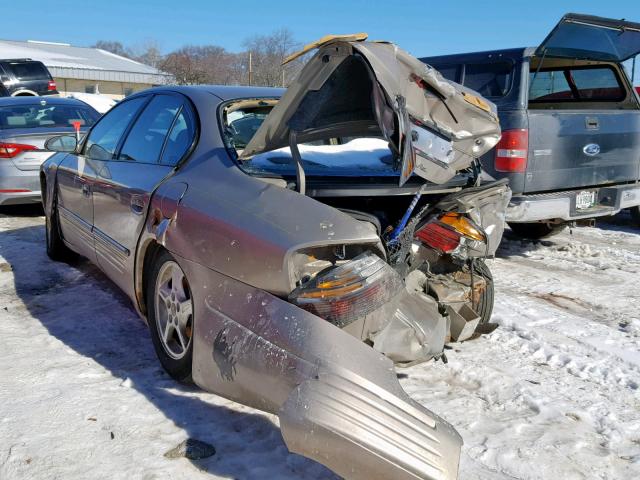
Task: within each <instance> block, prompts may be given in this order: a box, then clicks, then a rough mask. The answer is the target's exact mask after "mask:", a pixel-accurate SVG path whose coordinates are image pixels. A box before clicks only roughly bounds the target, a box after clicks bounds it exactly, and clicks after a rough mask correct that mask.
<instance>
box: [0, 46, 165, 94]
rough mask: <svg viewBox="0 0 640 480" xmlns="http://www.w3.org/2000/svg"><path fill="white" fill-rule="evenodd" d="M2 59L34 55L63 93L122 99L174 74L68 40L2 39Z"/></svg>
mask: <svg viewBox="0 0 640 480" xmlns="http://www.w3.org/2000/svg"><path fill="white" fill-rule="evenodd" d="M0 58H6V59H9V58H31V59H33V60H39V61H41V62H42V63H44V64H45V65H46V66H47V68H48V69H49V71H50V72H51V75H52V76H53V78H54V80H55V81H56V83H57V86H58V91H59V92H60V95H62V96H66V95H67V94H68V93H101V94H103V95H107V96H109V97H111V98H114V99H116V100H119V99H121V98H124V97H126V96H127V95H130V94H132V93H133V92H137V91H139V90H144V89H145V88H149V87H152V86H155V85H164V84H167V83H171V82H172V80H173V77H172V76H171V75H169V74H166V73H163V72H161V71H159V70H158V69H156V68H153V67H150V66H148V65H144V64H142V63H139V62H136V61H135V60H131V59H129V58H125V57H121V56H120V55H115V54H113V53H110V52H107V51H105V50H101V49H99V48H87V47H73V46H71V45H69V44H66V43H51V42H37V41H33V40H29V41H26V42H18V41H12V40H0Z"/></svg>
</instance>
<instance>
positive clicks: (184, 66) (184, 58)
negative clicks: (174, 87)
mask: <svg viewBox="0 0 640 480" xmlns="http://www.w3.org/2000/svg"><path fill="white" fill-rule="evenodd" d="M158 66H159V68H160V69H161V70H164V71H165V72H167V73H171V74H173V75H174V76H175V78H176V81H177V83H180V84H186V85H193V84H198V83H214V84H233V83H239V82H240V81H241V74H242V73H241V72H242V66H241V65H239V64H238V58H237V55H236V54H233V53H229V52H227V51H226V50H225V49H224V48H222V47H219V46H217V45H204V46H193V45H188V46H186V47H182V48H181V49H179V50H176V51H175V52H172V53H170V54H168V55H167V56H166V57H165V58H164V59H163V60H162V62H160V63H159V65H158Z"/></svg>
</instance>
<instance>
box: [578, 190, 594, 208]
mask: <svg viewBox="0 0 640 480" xmlns="http://www.w3.org/2000/svg"><path fill="white" fill-rule="evenodd" d="M595 204H596V192H592V191H589V190H584V191H582V192H580V193H578V195H576V209H577V210H584V209H585V208H591V207H593V206H594V205H595Z"/></svg>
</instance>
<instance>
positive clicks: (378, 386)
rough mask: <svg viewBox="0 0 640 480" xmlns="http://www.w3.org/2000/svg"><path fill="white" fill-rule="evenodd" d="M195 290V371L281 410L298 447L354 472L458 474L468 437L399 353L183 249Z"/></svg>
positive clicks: (226, 392) (197, 377)
mask: <svg viewBox="0 0 640 480" xmlns="http://www.w3.org/2000/svg"><path fill="white" fill-rule="evenodd" d="M179 261H180V264H181V266H182V267H183V269H184V270H185V273H186V274H187V275H188V276H189V278H190V279H191V285H192V293H193V297H194V308H195V310H194V317H195V318H197V319H198V320H197V321H196V322H195V329H194V352H193V379H194V381H195V382H196V384H198V385H199V386H200V387H202V388H204V389H207V390H209V391H213V392H216V393H218V394H220V395H223V396H225V397H227V398H230V399H233V400H236V401H238V402H240V403H242V404H245V405H249V406H253V407H256V408H259V409H261V410H264V411H267V412H271V413H274V414H277V415H278V416H279V417H280V421H281V429H282V434H283V437H284V439H285V442H286V444H287V446H288V447H289V449H290V450H291V451H293V452H296V453H298V454H300V455H304V456H306V457H309V458H312V459H314V460H317V461H318V462H321V463H323V464H324V465H326V466H328V467H329V468H331V469H333V470H334V471H336V472H337V473H338V474H340V475H342V476H344V477H345V478H349V479H425V480H428V479H443V480H445V479H455V478H456V477H457V471H458V462H459V457H460V449H461V446H462V439H461V437H460V435H459V434H458V433H457V432H456V431H455V429H454V428H453V427H452V426H451V425H449V424H448V423H447V422H445V421H444V420H443V419H441V418H439V417H438V416H437V415H436V414H434V413H432V412H430V411H429V410H427V409H425V408H424V407H422V406H421V405H419V404H418V403H417V402H414V401H413V400H411V398H410V397H409V396H408V395H407V394H406V393H405V391H404V390H403V389H402V387H401V386H400V383H399V382H398V379H397V376H396V373H395V370H394V367H393V362H392V361H391V360H390V359H389V358H386V357H385V356H384V355H382V354H380V353H378V352H377V351H376V350H374V349H373V348H371V347H369V346H367V345H366V344H364V343H363V342H362V341H360V340H359V338H356V337H354V336H352V335H350V334H348V333H347V332H345V331H344V330H341V329H339V328H337V327H335V326H334V325H331V324H330V323H328V322H327V321H325V320H323V319H321V318H319V317H317V316H315V315H313V314H311V313H309V312H307V311H305V310H302V309H300V308H298V307H296V306H294V305H292V304H290V303H288V302H286V301H284V300H282V299H280V298H278V297H275V296H273V295H270V294H268V293H266V292H264V291H262V290H260V289H256V288H254V287H251V286H249V285H247V284H245V283H242V282H238V281H236V280H233V279H231V278H229V277H226V276H224V275H221V274H219V273H217V272H214V271H212V270H210V269H208V268H206V267H203V266H202V265H200V264H196V263H194V262H190V261H187V260H185V259H179Z"/></svg>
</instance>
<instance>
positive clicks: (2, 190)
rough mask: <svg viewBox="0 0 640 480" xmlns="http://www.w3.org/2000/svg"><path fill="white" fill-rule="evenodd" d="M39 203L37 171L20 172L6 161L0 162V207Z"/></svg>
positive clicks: (38, 177) (38, 175)
mask: <svg viewBox="0 0 640 480" xmlns="http://www.w3.org/2000/svg"><path fill="white" fill-rule="evenodd" d="M20 190H25V191H20ZM40 201H41V194H40V171H39V170H20V169H18V168H17V167H16V166H15V165H13V163H9V162H7V161H6V160H5V161H2V162H0V205H20V204H25V203H38V202H40Z"/></svg>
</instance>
